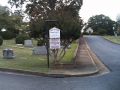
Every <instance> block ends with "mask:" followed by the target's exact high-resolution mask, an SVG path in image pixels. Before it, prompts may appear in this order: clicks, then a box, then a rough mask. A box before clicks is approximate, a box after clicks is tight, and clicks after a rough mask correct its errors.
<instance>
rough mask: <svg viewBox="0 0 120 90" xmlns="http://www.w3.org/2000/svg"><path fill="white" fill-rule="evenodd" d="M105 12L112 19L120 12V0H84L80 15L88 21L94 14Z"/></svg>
mask: <svg viewBox="0 0 120 90" xmlns="http://www.w3.org/2000/svg"><path fill="white" fill-rule="evenodd" d="M99 14H104V15H106V16H109V17H110V18H111V19H112V20H116V16H117V15H118V14H120V0H83V6H82V8H81V11H80V16H81V17H82V18H83V19H84V20H85V21H87V20H88V18H89V17H91V16H93V15H99Z"/></svg>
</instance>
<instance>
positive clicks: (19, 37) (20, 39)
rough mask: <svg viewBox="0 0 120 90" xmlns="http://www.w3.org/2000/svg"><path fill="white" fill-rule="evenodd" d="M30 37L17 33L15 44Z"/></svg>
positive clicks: (22, 42)
mask: <svg viewBox="0 0 120 90" xmlns="http://www.w3.org/2000/svg"><path fill="white" fill-rule="evenodd" d="M27 39H30V37H29V35H27V34H19V35H18V36H17V37H16V39H15V42H16V44H24V40H27Z"/></svg>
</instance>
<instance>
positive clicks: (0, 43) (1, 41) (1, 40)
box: [0, 36, 3, 46]
mask: <svg viewBox="0 0 120 90" xmlns="http://www.w3.org/2000/svg"><path fill="white" fill-rule="evenodd" d="M2 44H3V38H2V37H1V36H0V46H1V45H2Z"/></svg>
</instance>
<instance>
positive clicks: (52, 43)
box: [49, 38, 60, 49]
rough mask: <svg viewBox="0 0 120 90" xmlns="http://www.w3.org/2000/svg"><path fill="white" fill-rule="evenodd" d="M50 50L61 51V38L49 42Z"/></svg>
mask: <svg viewBox="0 0 120 90" xmlns="http://www.w3.org/2000/svg"><path fill="white" fill-rule="evenodd" d="M49 43H50V49H59V48H60V38H54V39H53V38H52V39H50V40H49Z"/></svg>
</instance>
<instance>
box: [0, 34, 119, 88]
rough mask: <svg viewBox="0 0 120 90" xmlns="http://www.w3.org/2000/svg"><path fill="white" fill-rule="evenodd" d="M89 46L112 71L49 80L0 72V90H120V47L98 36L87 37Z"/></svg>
mask: <svg viewBox="0 0 120 90" xmlns="http://www.w3.org/2000/svg"><path fill="white" fill-rule="evenodd" d="M86 39H87V42H88V44H89V45H90V47H91V49H92V50H93V51H94V52H95V53H96V55H97V56H98V57H99V58H100V59H101V60H102V62H103V63H104V64H105V65H107V66H108V68H109V69H110V70H111V72H110V73H109V74H106V75H102V76H91V77H72V78H49V77H38V76H28V75H16V74H8V73H3V72H0V90H120V45H116V44H112V43H110V42H108V41H106V40H104V39H103V38H101V37H98V36H88V37H86Z"/></svg>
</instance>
